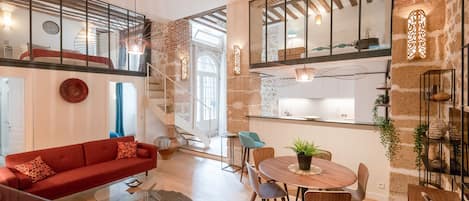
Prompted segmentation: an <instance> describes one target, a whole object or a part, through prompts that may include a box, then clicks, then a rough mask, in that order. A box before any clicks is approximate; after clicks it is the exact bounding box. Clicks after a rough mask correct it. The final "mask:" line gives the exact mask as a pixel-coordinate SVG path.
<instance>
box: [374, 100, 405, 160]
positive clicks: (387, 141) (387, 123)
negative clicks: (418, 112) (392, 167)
mask: <svg viewBox="0 0 469 201" xmlns="http://www.w3.org/2000/svg"><path fill="white" fill-rule="evenodd" d="M388 102H389V97H388V96H386V95H380V96H378V98H377V99H376V100H375V106H374V108H373V122H374V124H375V126H376V128H377V129H378V131H379V133H380V139H381V144H382V145H383V146H384V148H385V149H386V157H387V158H388V160H392V159H393V158H394V156H396V153H397V151H398V149H399V146H398V145H399V142H400V139H399V133H398V131H397V129H396V127H395V126H394V123H393V121H392V120H391V119H387V118H385V117H380V116H378V106H377V105H379V104H387V103H388Z"/></svg>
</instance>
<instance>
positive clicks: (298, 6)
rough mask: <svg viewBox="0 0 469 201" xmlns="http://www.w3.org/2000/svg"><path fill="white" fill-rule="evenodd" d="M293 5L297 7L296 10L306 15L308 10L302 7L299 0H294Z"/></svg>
mask: <svg viewBox="0 0 469 201" xmlns="http://www.w3.org/2000/svg"><path fill="white" fill-rule="evenodd" d="M292 6H293V7H295V8H296V10H298V11H300V13H301V14H303V16H305V15H306V10H305V9H304V8H303V7H301V5H300V4H298V1H293V2H292Z"/></svg>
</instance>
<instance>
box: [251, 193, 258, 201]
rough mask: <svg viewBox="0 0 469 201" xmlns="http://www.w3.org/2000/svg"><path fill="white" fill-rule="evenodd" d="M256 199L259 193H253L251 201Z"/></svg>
mask: <svg viewBox="0 0 469 201" xmlns="http://www.w3.org/2000/svg"><path fill="white" fill-rule="evenodd" d="M256 197H257V193H256V192H252V195H251V201H255V200H256Z"/></svg>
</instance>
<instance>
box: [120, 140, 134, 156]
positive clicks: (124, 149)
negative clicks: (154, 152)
mask: <svg viewBox="0 0 469 201" xmlns="http://www.w3.org/2000/svg"><path fill="white" fill-rule="evenodd" d="M136 157H137V142H117V158H116V159H124V158H136Z"/></svg>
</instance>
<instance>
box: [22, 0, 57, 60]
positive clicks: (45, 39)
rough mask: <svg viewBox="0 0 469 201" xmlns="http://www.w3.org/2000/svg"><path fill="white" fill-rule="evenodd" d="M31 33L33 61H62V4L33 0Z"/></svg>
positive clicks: (31, 55) (30, 44)
mask: <svg viewBox="0 0 469 201" xmlns="http://www.w3.org/2000/svg"><path fill="white" fill-rule="evenodd" d="M31 3H32V13H31V14H32V17H31V20H32V21H31V25H32V26H31V33H33V34H32V37H31V38H32V42H31V43H28V46H31V49H32V52H31V54H30V55H29V56H30V57H31V60H32V61H37V62H45V63H57V64H60V63H61V57H60V54H61V53H60V49H61V46H62V43H61V41H60V35H61V33H60V32H61V27H60V25H61V22H60V5H58V4H49V3H44V2H43V1H40V0H32V1H31Z"/></svg>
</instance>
